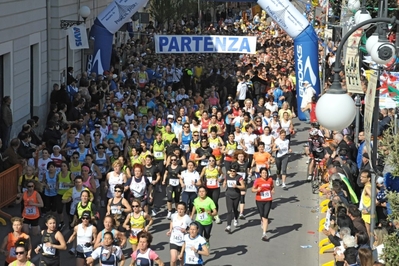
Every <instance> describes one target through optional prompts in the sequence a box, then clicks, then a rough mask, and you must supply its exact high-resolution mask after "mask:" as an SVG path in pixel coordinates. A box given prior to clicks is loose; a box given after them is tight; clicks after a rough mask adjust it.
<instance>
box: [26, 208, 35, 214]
mask: <svg viewBox="0 0 399 266" xmlns="http://www.w3.org/2000/svg"><path fill="white" fill-rule="evenodd" d="M25 213H26V214H27V215H35V214H36V207H25Z"/></svg>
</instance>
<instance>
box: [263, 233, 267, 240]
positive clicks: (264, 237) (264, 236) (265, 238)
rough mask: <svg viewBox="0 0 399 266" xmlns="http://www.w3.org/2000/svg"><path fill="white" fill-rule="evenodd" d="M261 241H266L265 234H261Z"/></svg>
mask: <svg viewBox="0 0 399 266" xmlns="http://www.w3.org/2000/svg"><path fill="white" fill-rule="evenodd" d="M262 240H263V241H267V240H268V239H267V235H266V234H265V233H263V235H262Z"/></svg>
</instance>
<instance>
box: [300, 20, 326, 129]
mask: <svg viewBox="0 0 399 266" xmlns="http://www.w3.org/2000/svg"><path fill="white" fill-rule="evenodd" d="M294 59H295V74H296V94H297V95H296V96H297V104H298V105H297V106H298V114H297V115H298V118H299V119H300V120H301V121H304V120H306V117H305V114H304V113H303V112H302V111H301V108H300V106H301V103H302V96H303V93H304V91H305V87H304V86H303V82H304V81H305V80H306V81H308V82H309V83H310V84H311V85H312V87H313V88H314V89H315V91H316V96H317V95H319V94H320V77H319V46H318V38H317V34H316V32H315V30H314V28H313V26H312V25H309V26H308V27H307V28H306V29H305V30H304V31H303V32H302V33H301V34H299V35H298V36H297V37H296V38H295V39H294Z"/></svg>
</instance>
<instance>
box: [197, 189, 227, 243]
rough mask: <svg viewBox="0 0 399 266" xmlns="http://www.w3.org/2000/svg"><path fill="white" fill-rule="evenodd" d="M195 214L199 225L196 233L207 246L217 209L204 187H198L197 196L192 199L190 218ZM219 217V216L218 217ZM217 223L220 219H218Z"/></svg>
mask: <svg viewBox="0 0 399 266" xmlns="http://www.w3.org/2000/svg"><path fill="white" fill-rule="evenodd" d="M194 214H197V215H196V216H195V221H196V222H197V223H198V224H199V225H200V226H199V232H198V234H199V235H201V236H203V237H204V238H205V240H206V242H207V244H208V247H209V239H210V238H211V231H212V223H213V218H214V217H217V215H218V211H217V206H216V204H215V202H214V201H213V200H212V199H211V198H210V197H208V196H207V195H206V188H205V187H200V188H199V189H198V198H196V199H195V200H194V208H193V211H192V212H191V219H192V218H193V217H194ZM218 219H219V218H218ZM219 223H221V222H220V219H219Z"/></svg>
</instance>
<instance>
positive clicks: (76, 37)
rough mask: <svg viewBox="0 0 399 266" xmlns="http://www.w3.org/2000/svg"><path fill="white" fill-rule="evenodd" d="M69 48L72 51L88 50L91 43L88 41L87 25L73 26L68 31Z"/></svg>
mask: <svg viewBox="0 0 399 266" xmlns="http://www.w3.org/2000/svg"><path fill="white" fill-rule="evenodd" d="M66 31H67V34H68V37H69V38H68V39H69V47H70V48H71V50H78V49H88V48H89V41H88V39H87V32H86V26H85V24H80V25H73V26H71V27H69V28H68V29H67V30H66Z"/></svg>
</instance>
